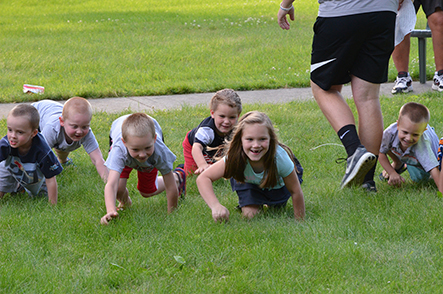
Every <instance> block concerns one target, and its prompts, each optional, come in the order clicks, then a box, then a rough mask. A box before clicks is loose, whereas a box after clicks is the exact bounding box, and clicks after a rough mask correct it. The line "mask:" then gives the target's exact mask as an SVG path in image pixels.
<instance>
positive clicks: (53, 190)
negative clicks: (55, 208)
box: [45, 176, 58, 204]
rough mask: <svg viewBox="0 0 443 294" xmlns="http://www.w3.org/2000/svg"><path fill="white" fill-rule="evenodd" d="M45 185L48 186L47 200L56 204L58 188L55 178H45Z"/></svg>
mask: <svg viewBox="0 0 443 294" xmlns="http://www.w3.org/2000/svg"><path fill="white" fill-rule="evenodd" d="M45 182H46V187H47V188H48V200H49V202H51V204H57V198H58V189H57V179H56V178H55V176H54V177H52V178H46V179H45Z"/></svg>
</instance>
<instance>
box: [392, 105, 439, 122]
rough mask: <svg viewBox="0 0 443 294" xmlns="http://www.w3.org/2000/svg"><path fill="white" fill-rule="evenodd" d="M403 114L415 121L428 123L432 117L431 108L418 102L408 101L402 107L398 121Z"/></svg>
mask: <svg viewBox="0 0 443 294" xmlns="http://www.w3.org/2000/svg"><path fill="white" fill-rule="evenodd" d="M403 116H407V117H408V118H409V119H410V120H411V121H412V122H413V123H416V124H417V123H422V122H424V123H428V122H429V120H430V119H431V114H430V112H429V109H428V108H427V107H426V106H424V105H423V104H420V103H417V102H408V103H406V104H405V105H403V106H402V107H401V108H400V113H399V115H398V121H400V119H401V118H402V117H403Z"/></svg>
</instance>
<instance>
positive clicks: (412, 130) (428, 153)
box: [379, 102, 440, 186]
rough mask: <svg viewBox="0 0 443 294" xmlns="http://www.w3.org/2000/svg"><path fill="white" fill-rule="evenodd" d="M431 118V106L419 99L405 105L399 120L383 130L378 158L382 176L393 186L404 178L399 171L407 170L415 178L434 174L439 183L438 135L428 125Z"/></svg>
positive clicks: (418, 180) (418, 178)
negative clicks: (428, 106)
mask: <svg viewBox="0 0 443 294" xmlns="http://www.w3.org/2000/svg"><path fill="white" fill-rule="evenodd" d="M429 119H430V114H429V110H428V108H427V107H426V106H424V105H422V104H420V103H415V102H409V103H406V104H405V105H403V106H402V108H401V109H400V114H399V116H398V120H397V122H395V123H393V124H391V125H390V126H389V127H388V128H386V130H385V131H384V132H383V140H382V143H381V147H380V153H379V161H380V164H381V165H382V167H383V168H384V171H383V173H382V174H380V179H382V180H387V181H388V184H389V185H391V186H401V184H403V183H404V182H405V179H404V178H403V177H402V176H401V175H400V174H401V173H402V172H404V171H406V170H407V171H408V172H409V175H410V176H411V179H412V181H414V182H420V181H427V180H429V178H430V176H431V177H432V178H433V179H434V181H435V182H436V184H437V185H438V183H437V182H438V178H439V175H440V172H439V170H438V165H439V164H438V159H437V151H438V142H439V139H438V136H437V134H436V133H435V131H434V129H433V128H432V127H430V126H429V125H428V122H429ZM388 156H389V157H390V158H391V159H392V164H391V163H390V162H389V159H388Z"/></svg>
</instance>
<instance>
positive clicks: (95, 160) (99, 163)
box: [89, 148, 109, 183]
mask: <svg viewBox="0 0 443 294" xmlns="http://www.w3.org/2000/svg"><path fill="white" fill-rule="evenodd" d="M89 157H90V158H91V161H92V164H94V166H95V169H96V170H97V172H98V174H99V175H100V177H101V178H102V180H103V182H105V183H106V181H107V180H108V174H109V171H108V168H107V167H106V166H105V160H104V159H103V155H102V152H101V151H100V148H97V149H95V150H94V151H92V152H91V153H89Z"/></svg>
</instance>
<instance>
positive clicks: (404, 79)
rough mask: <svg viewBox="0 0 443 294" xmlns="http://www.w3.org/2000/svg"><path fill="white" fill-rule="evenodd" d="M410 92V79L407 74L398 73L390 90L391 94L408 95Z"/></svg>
mask: <svg viewBox="0 0 443 294" xmlns="http://www.w3.org/2000/svg"><path fill="white" fill-rule="evenodd" d="M408 92H412V79H411V76H410V75H409V73H405V72H400V73H398V76H397V79H396V80H395V85H394V88H392V91H391V93H392V94H399V93H408Z"/></svg>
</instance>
